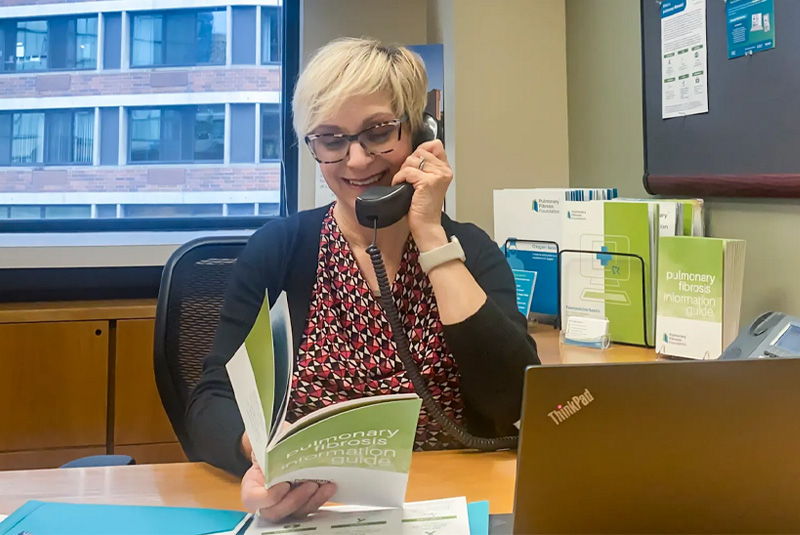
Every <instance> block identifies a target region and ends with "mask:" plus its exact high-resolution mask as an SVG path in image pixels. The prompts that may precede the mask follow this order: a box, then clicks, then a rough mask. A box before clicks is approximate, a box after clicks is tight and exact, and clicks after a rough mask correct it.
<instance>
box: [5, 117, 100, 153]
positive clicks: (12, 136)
mask: <svg viewBox="0 0 800 535" xmlns="http://www.w3.org/2000/svg"><path fill="white" fill-rule="evenodd" d="M93 145H94V110H81V109H78V110H52V111H43V112H42V111H25V112H14V113H0V165H66V164H70V165H75V164H91V163H92V154H93Z"/></svg>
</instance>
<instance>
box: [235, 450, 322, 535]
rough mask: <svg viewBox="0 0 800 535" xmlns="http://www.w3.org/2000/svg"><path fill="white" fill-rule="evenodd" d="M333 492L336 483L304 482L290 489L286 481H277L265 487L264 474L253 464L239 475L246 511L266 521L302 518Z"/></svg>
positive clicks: (320, 505)
mask: <svg viewBox="0 0 800 535" xmlns="http://www.w3.org/2000/svg"><path fill="white" fill-rule="evenodd" d="M335 492H336V485H334V484H333V483H325V484H323V485H320V484H319V483H314V482H313V481H306V482H305V483H302V484H301V485H299V486H297V487H295V488H291V485H289V483H285V482H284V483H278V484H276V485H273V486H271V487H270V488H269V489H267V488H266V486H265V480H264V473H263V472H262V471H261V468H259V466H258V465H257V464H256V463H253V466H251V467H250V469H249V470H248V471H247V473H246V474H245V475H244V477H243V478H242V504H244V507H245V509H247V510H248V511H250V512H255V513H258V514H259V515H260V516H261V517H263V518H266V519H267V520H269V521H270V522H280V521H281V520H283V519H284V518H287V517H292V518H303V517H305V516H306V515H309V514H311V513H313V512H314V511H316V510H317V509H319V508H320V507H322V506H323V505H325V502H327V501H328V500H330V499H331V497H332V496H333V495H334V493H335Z"/></svg>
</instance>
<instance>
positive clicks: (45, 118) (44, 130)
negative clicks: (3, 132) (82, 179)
mask: <svg viewBox="0 0 800 535" xmlns="http://www.w3.org/2000/svg"><path fill="white" fill-rule="evenodd" d="M84 112H89V113H91V114H92V124H93V125H94V114H95V108H69V109H60V108H57V109H44V110H38V109H37V110H4V111H0V115H2V116H8V117H11V120H10V121H9V128H10V132H9V137H8V139H9V143H8V150H9V154H8V163H7V164H4V163H0V169H7V168H9V169H10V168H19V167H91V166H92V165H93V159H94V158H91V159H90V160H89V161H88V162H75V161H72V162H55V161H49V160H48V159H47V154H48V150H47V146H48V145H47V142H48V136H49V135H50V134H49V130H48V128H47V123H48V117H51V116H52V115H55V114H66V113H68V114H69V116H70V131H71V132H72V135H73V137H74V133H75V116H76V114H77V113H84ZM17 114H20V115H21V114H42V116H43V120H42V126H43V128H42V161H41V162H22V163H14V162H13V161H12V157H13V151H14V115H17ZM94 134H95V132H94V127H93V128H92V155H93V154H94V144H95V143H96V142H97V140H96V139H95V136H94ZM70 150H71V151H72V158H73V159H74V158H75V152H74V151H75V147H74V145H72V147H71V149H70ZM0 161H2V160H0Z"/></svg>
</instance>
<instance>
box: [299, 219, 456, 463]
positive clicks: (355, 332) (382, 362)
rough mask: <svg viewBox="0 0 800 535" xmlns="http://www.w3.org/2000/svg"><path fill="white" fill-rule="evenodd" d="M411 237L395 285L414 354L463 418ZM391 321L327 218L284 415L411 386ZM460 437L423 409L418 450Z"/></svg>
mask: <svg viewBox="0 0 800 535" xmlns="http://www.w3.org/2000/svg"><path fill="white" fill-rule="evenodd" d="M418 256H419V250H418V249H417V247H416V245H415V244H414V241H413V239H411V238H409V240H408V242H407V244H406V248H405V250H404V251H403V257H402V259H401V261H400V267H399V269H398V272H397V277H396V278H395V280H394V284H393V286H392V294H393V295H394V298H395V302H396V303H397V308H398V310H399V312H400V315H401V317H402V318H403V323H404V324H405V328H406V333H407V334H408V337H409V343H410V347H411V354H412V355H414V357H415V359H416V361H417V363H418V364H419V367H420V370H421V371H422V375H423V377H425V378H426V379H427V380H428V384H429V386H430V389H431V392H432V393H433V395H434V398H435V399H436V400H437V401H438V403H439V405H441V406H442V407H443V409H444V410H445V412H446V413H447V415H448V416H449V417H451V418H455V420H456V421H457V422H459V423H461V424H463V423H464V422H463V419H464V416H463V410H464V401H463V399H462V396H461V393H460V392H459V388H458V373H457V367H456V363H455V360H454V359H453V355H452V354H451V353H450V349H449V348H448V347H447V342H446V341H445V339H444V334H443V332H442V322H441V321H440V319H439V311H438V309H437V307H436V299H435V298H434V295H433V287H432V286H431V283H430V281H429V280H428V277H427V276H426V275H425V272H424V271H423V270H422V268H421V267H420V265H419V262H418V261H417V257H418ZM395 353H396V351H395V344H394V341H393V340H392V331H391V326H390V324H389V320H388V319H387V318H386V315H385V314H384V312H383V309H382V308H381V307H380V304H379V303H378V301H377V300H376V298H375V296H374V295H373V294H372V291H371V290H370V288H369V285H368V284H367V281H366V280H365V279H364V277H363V276H362V275H361V272H360V271H359V269H358V265H357V264H356V260H355V257H354V256H353V254H352V252H351V251H350V247H349V245H348V243H347V240H345V238H344V236H343V235H342V233H341V232H340V230H339V227H338V225H337V224H336V220H335V219H334V217H333V206H332V207H331V209H330V210H329V211H328V214H327V215H326V216H325V219H324V221H323V223H322V230H321V234H320V241H319V256H318V263H317V277H316V282H315V284H314V288H313V290H312V292H311V301H310V306H309V311H308V316H307V320H306V327H305V331H304V333H303V340H302V342H301V344H300V351H299V355H298V361H297V364H296V366H295V369H294V375H293V377H292V394H291V398H290V400H289V407H288V413H287V419H288V420H289V421H290V422H294V421H296V420H298V419H299V418H301V417H303V416H305V415H307V414H309V413H311V412H313V411H315V410H317V409H319V408H322V407H325V406H328V405H331V404H333V403H337V402H339V401H345V400H348V399H354V398H360V397H363V396H374V395H380V394H393V393H408V392H414V387H413V385H412V384H411V380H410V379H409V378H408V377H407V376H406V373H405V370H404V368H403V364H402V362H401V361H400V359H399V357H398V356H397V355H396V354H395ZM458 447H460V445H459V444H458V442H456V441H455V440H453V439H452V438H450V436H449V435H448V434H447V433H446V432H445V431H444V430H442V429H441V426H439V425H438V424H437V423H436V422H435V421H433V420H432V419H429V417H428V415H427V413H426V411H425V407H423V408H422V410H421V412H420V417H419V422H418V424H417V434H416V439H415V442H414V449H417V450H431V449H451V448H458Z"/></svg>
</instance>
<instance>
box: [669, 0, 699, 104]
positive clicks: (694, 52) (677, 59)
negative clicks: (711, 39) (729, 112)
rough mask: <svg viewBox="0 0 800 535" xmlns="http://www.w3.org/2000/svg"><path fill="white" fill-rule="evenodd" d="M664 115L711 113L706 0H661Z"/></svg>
mask: <svg viewBox="0 0 800 535" xmlns="http://www.w3.org/2000/svg"><path fill="white" fill-rule="evenodd" d="M661 80H662V82H661V118H662V119H671V118H673V117H685V116H687V115H694V114H697V113H708V62H707V49H706V0H663V2H661Z"/></svg>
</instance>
